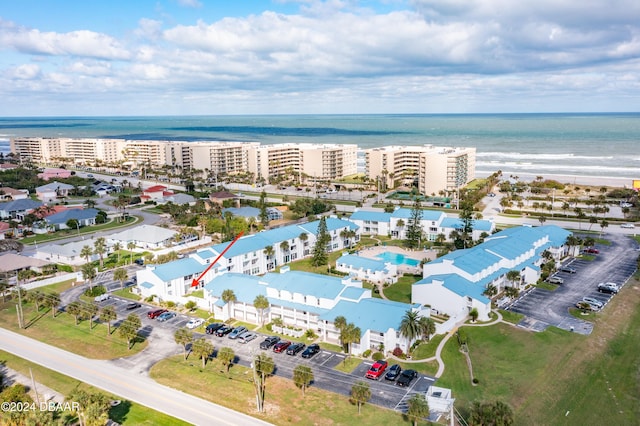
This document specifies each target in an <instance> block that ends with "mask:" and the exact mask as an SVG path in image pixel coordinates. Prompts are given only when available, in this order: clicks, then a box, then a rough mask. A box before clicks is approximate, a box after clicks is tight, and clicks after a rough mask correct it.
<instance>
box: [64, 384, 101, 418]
mask: <svg viewBox="0 0 640 426" xmlns="http://www.w3.org/2000/svg"><path fill="white" fill-rule="evenodd" d="M66 399H67V401H70V402H77V403H78V406H79V407H80V411H79V412H78V420H80V424H81V425H84V426H98V425H104V424H107V422H108V421H109V409H110V408H111V404H110V398H109V397H108V396H107V395H105V394H103V393H101V392H96V393H89V392H88V391H86V390H84V389H75V390H74V391H73V392H72V393H71V394H70V395H69V396H68V397H67V398H66Z"/></svg>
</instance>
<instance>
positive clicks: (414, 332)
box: [398, 309, 421, 347]
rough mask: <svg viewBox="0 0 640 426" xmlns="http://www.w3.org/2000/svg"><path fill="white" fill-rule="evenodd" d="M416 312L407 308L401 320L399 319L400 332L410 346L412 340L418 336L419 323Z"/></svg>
mask: <svg viewBox="0 0 640 426" xmlns="http://www.w3.org/2000/svg"><path fill="white" fill-rule="evenodd" d="M418 317H419V315H418V313H417V312H415V311H412V310H411V309H409V310H408V311H406V312H405V313H404V316H403V317H402V320H401V321H400V328H399V330H398V331H400V334H401V335H402V336H404V337H405V338H406V339H407V342H408V343H407V346H408V347H411V344H412V343H413V341H414V340H415V339H416V338H418V336H420V334H421V332H420V324H419V322H418V321H419V320H418Z"/></svg>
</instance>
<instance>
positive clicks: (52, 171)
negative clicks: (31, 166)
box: [38, 168, 71, 180]
mask: <svg viewBox="0 0 640 426" xmlns="http://www.w3.org/2000/svg"><path fill="white" fill-rule="evenodd" d="M38 177H39V178H40V179H42V180H49V179H55V178H59V179H65V178H68V177H71V170H67V169H57V168H48V169H44V171H43V172H42V173H38Z"/></svg>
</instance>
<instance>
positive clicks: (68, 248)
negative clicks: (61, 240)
mask: <svg viewBox="0 0 640 426" xmlns="http://www.w3.org/2000/svg"><path fill="white" fill-rule="evenodd" d="M84 246H89V247H90V248H92V249H93V241H92V240H82V241H73V242H70V243H67V244H49V245H46V246H44V247H39V248H38V252H40V253H49V254H55V255H60V256H64V257H73V256H80V251H82V248H83V247H84Z"/></svg>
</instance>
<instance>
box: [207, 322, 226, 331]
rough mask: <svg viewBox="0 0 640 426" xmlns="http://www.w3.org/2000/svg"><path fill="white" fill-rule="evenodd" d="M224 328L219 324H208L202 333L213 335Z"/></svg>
mask: <svg viewBox="0 0 640 426" xmlns="http://www.w3.org/2000/svg"><path fill="white" fill-rule="evenodd" d="M222 327H224V324H223V323H221V322H214V323H212V324H209V325H208V326H207V328H205V330H204V331H206V332H207V334H214V333H215V332H216V331H218V330H219V329H220V328H222Z"/></svg>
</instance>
